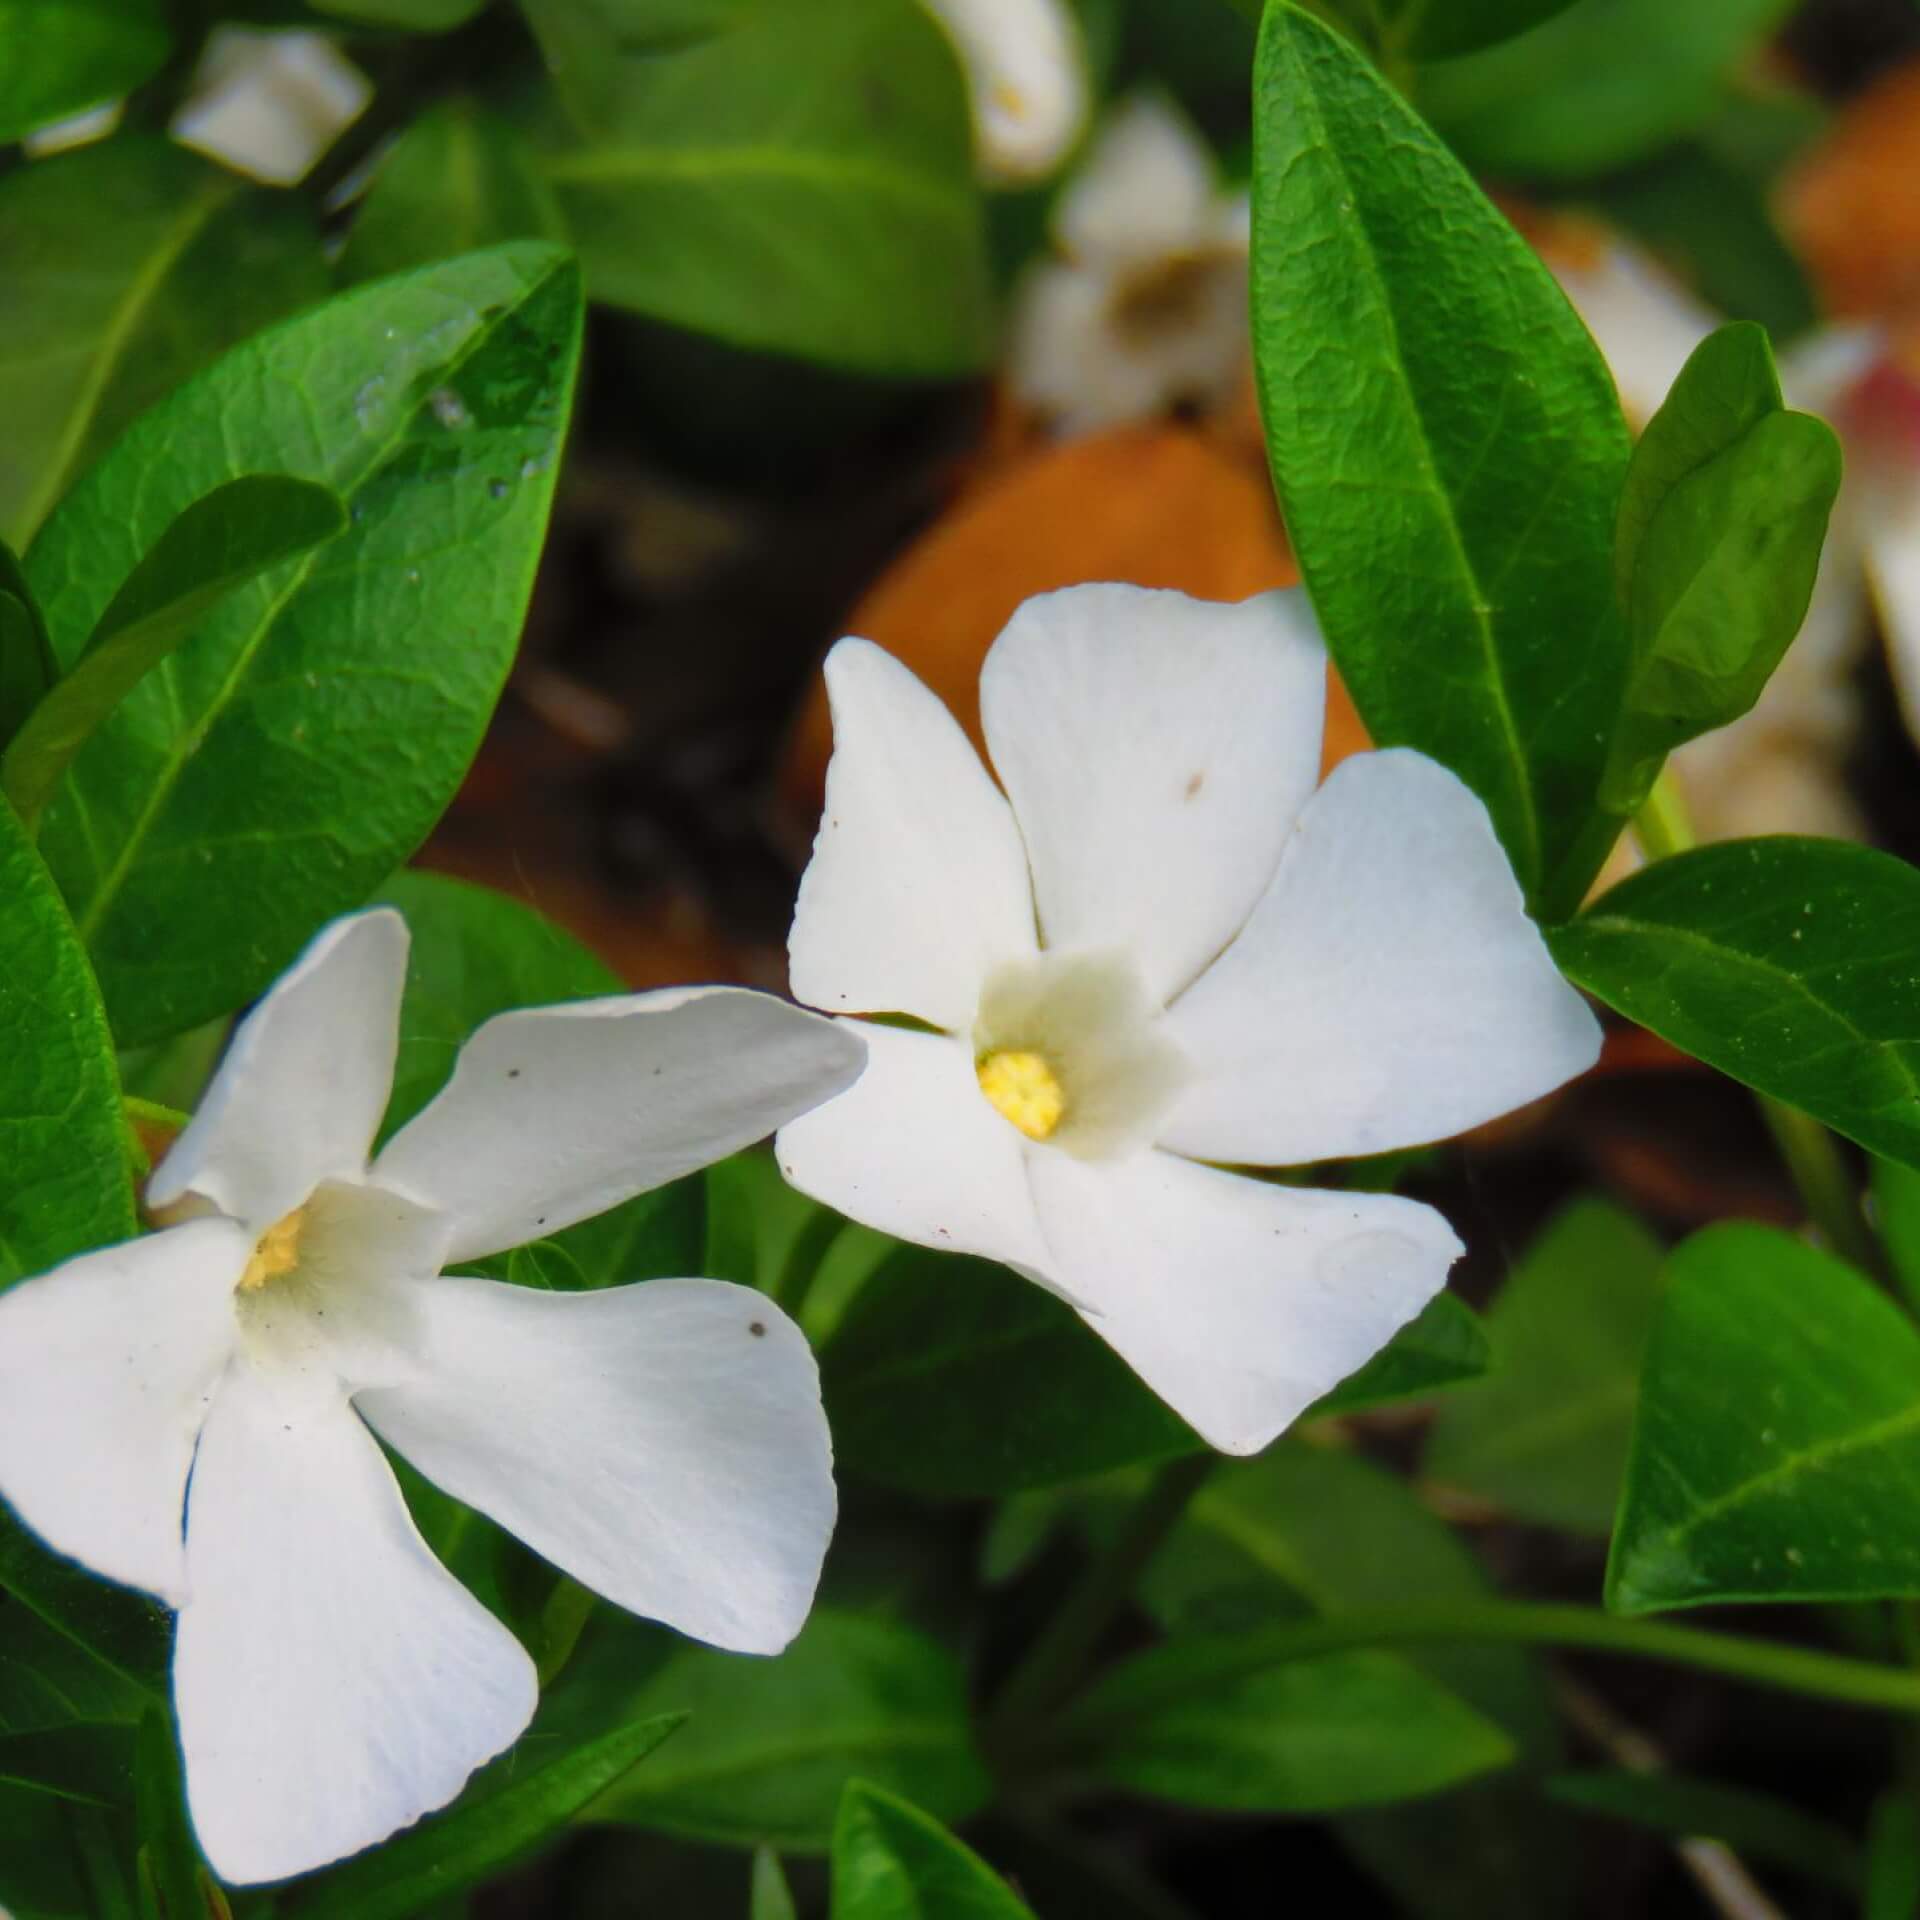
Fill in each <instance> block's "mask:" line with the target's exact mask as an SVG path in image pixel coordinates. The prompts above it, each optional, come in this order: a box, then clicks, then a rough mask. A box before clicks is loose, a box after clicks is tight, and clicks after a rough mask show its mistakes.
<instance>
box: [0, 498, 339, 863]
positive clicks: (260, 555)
mask: <svg viewBox="0 0 1920 1920" xmlns="http://www.w3.org/2000/svg"><path fill="white" fill-rule="evenodd" d="M346 525H347V510H346V508H345V507H344V506H342V505H341V503H340V501H339V499H338V497H337V496H336V495H334V494H332V493H330V492H328V490H327V489H326V488H325V487H317V486H315V485H313V483H312V482H311V481H307V480H291V479H287V478H285V477H284V476H282V475H278V474H249V475H247V476H245V477H244V478H242V479H239V480H229V481H228V482H227V483H226V484H225V485H224V486H219V487H215V488H214V490H213V491H212V492H211V493H209V494H207V495H206V496H205V497H204V498H202V499H199V500H196V501H195V502H194V503H193V505H192V506H190V507H188V508H186V509H185V510H184V511H183V512H182V513H181V514H180V515H179V517H178V518H177V519H175V520H174V522H173V523H172V525H171V526H169V527H168V528H167V529H166V531H165V532H164V533H162V534H161V536H160V538H159V539H158V540H156V541H155V542H154V544H153V546H152V547H151V548H150V549H149V550H148V551H147V552H146V553H144V554H142V555H141V557H140V561H139V564H138V565H137V566H136V567H135V568H134V570H133V572H132V573H131V574H129V575H128V576H127V579H126V582H125V584H124V585H122V586H121V588H120V590H119V592H117V593H116V594H115V595H114V596H113V599H112V601H111V603H110V604H109V605H108V607H107V610H106V612H105V613H103V614H102V615H101V616H100V621H99V624H98V625H97V626H96V627H95V628H94V630H93V633H92V635H91V636H90V637H89V638H88V640H87V643H86V646H85V648H84V649H83V650H82V652H81V655H80V658H79V659H78V660H77V661H76V662H75V663H74V667H73V671H72V672H71V673H69V674H68V675H67V676H66V677H65V678H64V679H63V680H61V681H60V682H59V684H58V685H57V686H55V687H54V688H53V690H52V691H51V692H50V693H49V694H48V695H47V696H46V698H45V699H44V700H42V701H41V702H40V704H39V705H38V706H37V707H36V708H34V710H33V713H32V715H31V717H30V718H29V719H28V721H27V723H26V725H25V726H24V727H22V728H21V729H20V731H19V733H18V734H16V735H15V736H14V739H13V743H12V745H11V746H9V747H8V749H7V752H6V757H5V759H4V760H3V761H0V787H4V789H5V792H6V795H7V798H8V799H9V800H11V801H12V802H13V805H14V809H15V811H16V812H17V813H18V814H19V815H20V818H21V821H22V822H23V823H24V824H25V826H26V827H27V829H28V830H29V831H30V832H31V831H32V830H33V828H34V827H35V826H36V824H37V823H38V821H39V818H40V811H41V809H42V808H43V807H44V806H45V805H46V803H47V799H48V796H49V795H50V794H51V793H52V792H53V789H54V787H55V785H56V784H57V783H58V781H59V779H60V776H61V775H62V774H63V773H64V772H65V771H66V770H67V767H68V766H69V765H70V764H71V762H72V760H73V757H74V755H75V754H76V753H78V752H79V751H80V749H81V748H82V747H83V746H84V745H85V744H86V742H87V740H88V739H89V737H90V736H91V735H92V733H93V731H94V729H95V728H96V727H98V726H99V724H100V723H101V721H103V720H104V719H105V718H106V717H107V715H108V714H110V713H111V712H112V711H113V710H114V709H115V708H116V707H117V706H118V705H119V704H120V702H121V701H122V700H124V699H125V698H126V696H127V695H128V694H129V693H131V692H132V691H133V689H134V687H136V686H137V685H138V684H139V683H140V681H142V680H144V679H145V678H146V676H147V675H148V674H149V673H151V672H152V671H153V669H154V668H155V667H157V666H158V665H159V664H160V662H161V661H162V660H164V659H165V658H166V657H167V655H168V654H170V653H171V652H172V651H173V650H174V648H175V647H177V646H179V645H180V643H181V642H182V641H183V640H185V639H186V638H187V637H188V635H189V634H191V633H192V632H193V631H194V629H195V628H196V627H198V626H199V624H200V622H201V621H202V620H203V619H204V618H205V617H206V616H207V615H208V614H209V613H211V612H212V611H213V609H214V608H215V607H217V606H218V605H219V604H220V602H221V601H222V600H224V599H225V598H226V597H227V595H228V594H230V593H232V592H233V591H234V589H235V588H236V587H241V586H244V585H246V583H247V582H248V581H250V580H255V579H258V578H259V576H260V575H261V574H263V573H266V572H268V571H269V570H271V569H272V568H274V567H276V566H278V565H279V564H280V563H281V562H282V561H285V560H290V559H292V558H293V557H294V556H295V555H296V554H302V553H307V552H309V551H311V550H312V549H313V548H314V547H317V546H320V545H322V544H323V543H324V542H326V541H328V540H331V539H332V538H334V536H335V535H336V534H339V533H341V532H343V531H344V530H345V528H346Z"/></svg>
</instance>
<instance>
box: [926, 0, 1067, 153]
mask: <svg viewBox="0 0 1920 1920" xmlns="http://www.w3.org/2000/svg"><path fill="white" fill-rule="evenodd" d="M925 4H926V7H927V10H928V12H930V13H931V14H932V15H933V16H934V18H935V19H937V20H938V21H939V22H940V24H941V25H942V26H943V27H945V28H946V30H947V33H948V35H949V36H950V37H951V39H952V41H953V43H954V46H955V48H956V49H957V50H958V52H959V54H960V61H961V65H962V66H963V67H965V69H966V73H967V80H968V84H969V85H970V87H971V88H972V91H973V121H974V131H975V136H976V139H977V143H978V153H979V161H980V171H981V175H982V177H983V178H985V179H986V180H988V181H990V182H992V183H994V184H995V185H999V186H1015V185H1019V184H1021V183H1024V182H1026V181H1031V180H1044V179H1045V178H1046V177H1047V176H1048V175H1049V174H1050V173H1052V172H1053V170H1054V169H1055V168H1056V167H1057V166H1059V164H1060V162H1061V161H1062V160H1064V159H1065V158H1066V157H1067V154H1068V152H1069V151H1070V150H1071V148H1072V146H1073V143H1074V142H1075V141H1076V140H1077V139H1079V137H1080V129H1081V128H1082V127H1083V126H1084V125H1085V124H1086V119H1087V107H1088V100H1089V94H1090V88H1089V85H1088V79H1087V57H1086V49H1085V47H1084V46H1083V45H1082V44H1081V39H1080V27H1079V23H1078V22H1077V21H1076V20H1075V18H1074V13H1073V8H1072V6H1071V5H1070V4H1069V3H1068V0H925Z"/></svg>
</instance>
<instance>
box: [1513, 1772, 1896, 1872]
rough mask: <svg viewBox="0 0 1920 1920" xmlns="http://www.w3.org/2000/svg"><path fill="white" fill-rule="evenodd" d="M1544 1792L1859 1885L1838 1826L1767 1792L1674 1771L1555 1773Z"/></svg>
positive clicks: (1855, 1862) (1856, 1854)
mask: <svg viewBox="0 0 1920 1920" xmlns="http://www.w3.org/2000/svg"><path fill="white" fill-rule="evenodd" d="M1546 1791H1547V1796H1548V1798H1549V1799H1553V1800H1557V1801H1559V1802H1560V1804H1561V1805H1562V1806H1567V1807H1578V1808H1579V1809H1580V1810H1581V1811H1582V1812H1583V1813H1597V1814H1603V1815H1606V1816H1609V1817H1611V1818H1613V1819H1616V1820H1626V1821H1630V1822H1632V1824H1633V1825H1635V1826H1637V1827H1650V1828H1652V1830H1653V1831H1654V1832H1655V1833H1667V1834H1671V1835H1673V1837H1674V1838H1675V1839H1678V1840H1718V1841H1720V1842H1722V1843H1723V1844H1724V1845H1726V1846H1729V1847H1732V1848H1733V1849H1734V1850H1735V1852H1737V1853H1739V1854H1741V1855H1742V1856H1743V1857H1744V1858H1746V1859H1750V1860H1766V1861H1770V1862H1772V1863H1773V1864H1775V1865H1777V1866H1782V1867H1793V1868H1795V1869H1797V1870H1798V1871H1799V1872H1801V1873H1804V1874H1807V1875H1809V1876H1810V1877H1812V1878H1813V1879H1816V1880H1824V1881H1826V1882H1827V1883H1828V1885H1830V1886H1836V1887H1839V1888H1841V1889H1843V1890H1844V1891H1847V1892H1852V1891H1855V1890H1856V1889H1857V1888H1858V1887H1859V1885H1860V1877H1861V1876H1860V1850H1859V1848H1858V1847H1856V1846H1855V1845H1854V1844H1853V1840H1852V1837H1851V1836H1850V1835H1849V1834H1848V1833H1847V1831H1846V1829H1845V1828H1844V1827H1838V1826H1835V1825H1834V1824H1833V1822H1832V1821H1830V1820H1822V1819H1820V1818H1819V1817H1818V1816H1817V1815H1814V1814H1810V1813H1805V1812H1803V1811H1802V1810H1801V1809H1800V1808H1799V1807H1796V1806H1794V1805H1793V1804H1792V1803H1791V1802H1789V1801H1784V1800H1778V1799H1776V1798H1774V1796H1773V1795H1772V1794H1767V1793H1754V1792H1752V1791H1751V1790H1750V1789H1748V1788H1745V1787H1730V1786H1727V1785H1724V1784H1723V1783H1722V1782H1720V1781H1718V1780H1693V1779H1689V1778H1688V1777H1687V1776H1686V1775H1685V1774H1675V1773H1627V1772H1624V1771H1620V1772H1604V1773H1563V1774H1560V1775H1558V1776H1556V1777H1555V1778H1553V1779H1551V1780H1548V1781H1547V1782H1546Z"/></svg>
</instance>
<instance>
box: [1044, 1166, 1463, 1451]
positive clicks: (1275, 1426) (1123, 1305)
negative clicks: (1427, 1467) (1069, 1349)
mask: <svg viewBox="0 0 1920 1920" xmlns="http://www.w3.org/2000/svg"><path fill="white" fill-rule="evenodd" d="M1033 1190H1034V1196H1035V1199H1036V1200H1037V1201H1038V1203H1039V1207H1040V1217H1041V1220H1042V1221H1043V1223H1044V1225H1045V1229H1046V1234H1047V1240H1048V1243H1049V1244H1050V1245H1051V1246H1052V1247H1053V1249H1054V1252H1055V1254H1056V1256H1057V1257H1058V1259H1059V1262H1060V1272H1061V1274H1062V1276H1063V1277H1064V1278H1065V1280H1066V1282H1067V1284H1068V1286H1069V1287H1070V1288H1071V1290H1072V1291H1073V1292H1074V1293H1075V1294H1076V1295H1077V1296H1078V1297H1079V1298H1080V1299H1081V1300H1082V1301H1084V1302H1085V1303H1086V1306H1087V1307H1088V1308H1090V1309H1091V1311H1090V1312H1088V1313H1087V1316H1086V1317H1087V1324H1088V1325H1089V1326H1090V1327H1092V1328H1093V1330H1094V1331H1095V1332H1096V1333H1098V1334H1099V1335H1100V1336H1101V1338H1102V1339H1104V1340H1105V1341H1107V1342H1108V1344H1109V1345H1110V1346H1112V1347H1113V1349H1114V1350H1115V1351H1116V1352H1117V1353H1118V1354H1119V1355H1120V1356H1121V1358H1122V1359H1124V1360H1125V1361H1126V1362H1127V1364H1128V1365H1129V1366H1131V1367H1132V1368H1133V1370H1134V1371H1135V1372H1136V1373H1138V1374H1139V1376H1140V1377H1141V1379H1142V1380H1144V1381H1145V1382H1146V1383H1147V1385H1148V1386H1150V1387H1151V1388H1152V1389H1153V1390H1154V1392H1155V1393H1157V1394H1159V1396H1160V1397H1161V1398H1162V1399H1163V1400H1165V1401H1166V1403H1167V1404H1168V1406H1170V1407H1172V1408H1173V1410H1174V1411H1175V1412H1176V1413H1178V1414H1179V1415H1180V1416H1181V1418H1182V1419H1184V1420H1185V1421H1187V1422H1188V1424H1189V1425H1190V1426H1192V1427H1193V1428H1194V1429H1195V1430H1196V1431H1197V1432H1198V1433H1199V1434H1200V1435H1201V1437H1202V1438H1203V1439H1205V1440H1207V1441H1209V1442H1210V1443H1211V1444H1212V1445H1214V1446H1216V1447H1218V1448H1220V1449H1221V1451H1222V1452H1224V1453H1255V1452H1257V1451H1258V1450H1259V1449H1260V1448H1261V1447H1264V1446H1265V1445H1266V1444H1267V1442H1268V1441H1269V1440H1271V1439H1272V1438H1273V1437H1274V1436H1275V1435H1276V1434H1278V1433H1280V1432H1281V1431H1282V1430H1283V1429H1284V1428H1286V1427H1287V1426H1289V1425H1290V1424H1291V1423H1292V1422H1293V1421H1294V1420H1295V1419H1296V1418H1298V1416H1299V1415H1300V1414H1301V1413H1302V1412H1303V1411H1304V1410H1305V1409H1306V1408H1307V1407H1309V1406H1311V1405H1312V1404H1313V1402H1314V1401H1316V1400H1317V1399H1319V1398H1320V1396H1321V1395H1322V1394H1324V1393H1326V1392H1327V1391H1329V1389H1331V1388H1332V1387H1334V1386H1336V1385H1337V1384H1338V1383H1339V1382H1340V1381H1342V1380H1344V1379H1345V1378H1346V1377H1347V1375H1348V1374H1350V1373H1352V1372H1353V1371H1354V1370H1355V1369H1356V1368H1358V1367H1360V1366H1362V1365H1364V1364H1365V1362H1366V1361H1367V1360H1369V1359H1370V1358H1371V1357H1372V1356H1373V1355H1374V1354H1375V1353H1377V1352H1378V1351H1379V1350H1380V1348H1381V1347H1383V1346H1385V1345H1386V1343H1387V1342H1388V1341H1389V1340H1390V1339H1391V1338H1392V1337H1393V1335H1394V1333H1395V1332H1396V1331H1397V1330H1398V1329H1399V1328H1400V1327H1401V1326H1403V1325H1405V1323H1406V1322H1407V1321H1409V1320H1411V1319H1412V1318H1413V1316H1414V1315H1415V1314H1416V1313H1418V1312H1419V1311H1420V1309H1421V1308H1422V1307H1423V1306H1425V1305H1426V1303H1427V1302H1428V1300H1430V1299H1431V1298H1432V1297H1433V1295H1434V1294H1436V1293H1438V1292H1439V1290H1440V1289H1441V1287H1442V1286H1443V1285H1445V1283H1446V1278H1447V1269H1448V1267H1449V1266H1451V1265H1452V1263H1453V1262H1454V1261H1455V1260H1456V1259H1457V1258H1458V1257H1459V1255H1460V1253H1461V1247H1460V1243H1459V1241H1458V1240H1456V1239H1455V1238H1454V1235H1453V1231H1452V1229H1451V1228H1450V1227H1449V1226H1448V1225H1447V1223H1446V1222H1445V1221H1444V1220H1443V1219H1442V1218H1441V1217H1440V1216H1439V1214H1437V1213H1435V1212H1434V1211H1433V1209H1432V1208H1431V1207H1423V1206H1420V1205H1418V1204H1417V1203H1416V1202H1414V1201H1411V1200H1401V1199H1396V1198H1394V1197H1392V1196H1390V1195H1385V1194H1370V1193H1351V1194H1349V1193H1315V1192H1310V1191H1304V1190H1302V1189H1300V1188H1297V1187H1278V1186H1271V1185H1268V1184H1267V1183H1266V1182H1264V1181H1259V1180H1249V1179H1247V1178H1246V1177H1245V1176H1244V1175H1241V1174H1232V1173H1223V1172H1221V1171H1220V1170H1219V1169H1217V1168H1214V1167H1201V1166H1196V1165H1194V1164H1193V1162H1191V1161H1189V1160H1182V1159H1180V1158H1178V1157H1177V1156H1176V1155H1173V1154H1170V1153H1160V1152H1157V1151H1156V1152H1149V1153H1145V1154H1141V1155H1138V1156H1136V1157H1135V1158H1133V1159H1131V1160H1119V1161H1103V1162H1090V1161H1084V1160H1073V1159H1070V1158H1068V1157H1067V1156H1066V1155H1065V1154H1058V1153H1052V1154H1050V1153H1044V1152H1040V1153H1035V1154H1034V1156H1033Z"/></svg>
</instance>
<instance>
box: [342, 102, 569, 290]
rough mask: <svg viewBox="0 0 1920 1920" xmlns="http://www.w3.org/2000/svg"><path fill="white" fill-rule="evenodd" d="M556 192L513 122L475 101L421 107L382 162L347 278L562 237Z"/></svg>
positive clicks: (360, 219)
mask: <svg viewBox="0 0 1920 1920" xmlns="http://www.w3.org/2000/svg"><path fill="white" fill-rule="evenodd" d="M565 238H566V223H565V221H564V220H563V219H562V218H561V214H560V208H559V204H558V202H556V201H555V199H554V197H553V191H552V189H551V188H550V187H549V186H548V185H547V183H546V181H545V180H544V179H542V178H541V176H540V173H539V171H538V169H537V167H536V165H535V163H534V157H533V153H532V151H531V149H530V148H529V147H528V146H527V144H526V142H525V141H524V140H522V139H521V137H520V135H519V134H518V133H517V132H516V131H515V130H514V129H513V127H512V126H510V125H509V124H508V123H507V122H506V121H504V120H501V119H498V118H496V117H495V116H494V115H492V114H490V113H486V112H483V111H482V110H481V109H480V108H479V107H478V106H476V105H475V104H474V103H473V102H472V101H468V100H450V101H446V102H444V103H442V104H441V105H439V106H437V107H432V108H430V109H429V110H428V111H427V112H425V113H423V114H422V115H421V116H420V118H419V119H418V120H416V121H415V122H414V123H413V125H412V126H410V127H409V128H408V129H407V130H406V132H405V133H403V134H402V135H401V136H400V138H399V140H398V141H397V142H395V144H394V146H393V149H392V151H391V152H390V153H388V155H387V156H386V158H385V159H384V160H382V161H381V163H380V171H379V172H378V173H377V174H375V175H374V180H373V185H372V186H371V187H370V188H369V189H368V190H367V195H366V198H365V199H364V200H363V201H362V202H361V203H360V208H359V211H358V212H357V213H356V214H355V216H354V221H353V226H352V229H351V230H350V231H349V233H348V235H347V244H346V247H345V250H344V251H343V252H342V253H341V255H340V263H339V274H340V278H341V279H342V281H344V282H347V283H349V284H351V283H353V282H356V281H360V280H372V279H376V278H378V277H379V276H380V275H381V274H384V273H398V272H399V271H400V270H401V269H402V268H404V267H417V266H422V265H424V264H425V263H426V262H427V261H429V260H444V259H446V258H447V257H448V256H449V255H452V254H456V253H469V252H471V251H472V250H473V249H474V248H476V247H485V246H491V245H493V244H494V243H495V242H496V241H500V240H522V239H536V240H564V239H565Z"/></svg>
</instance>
